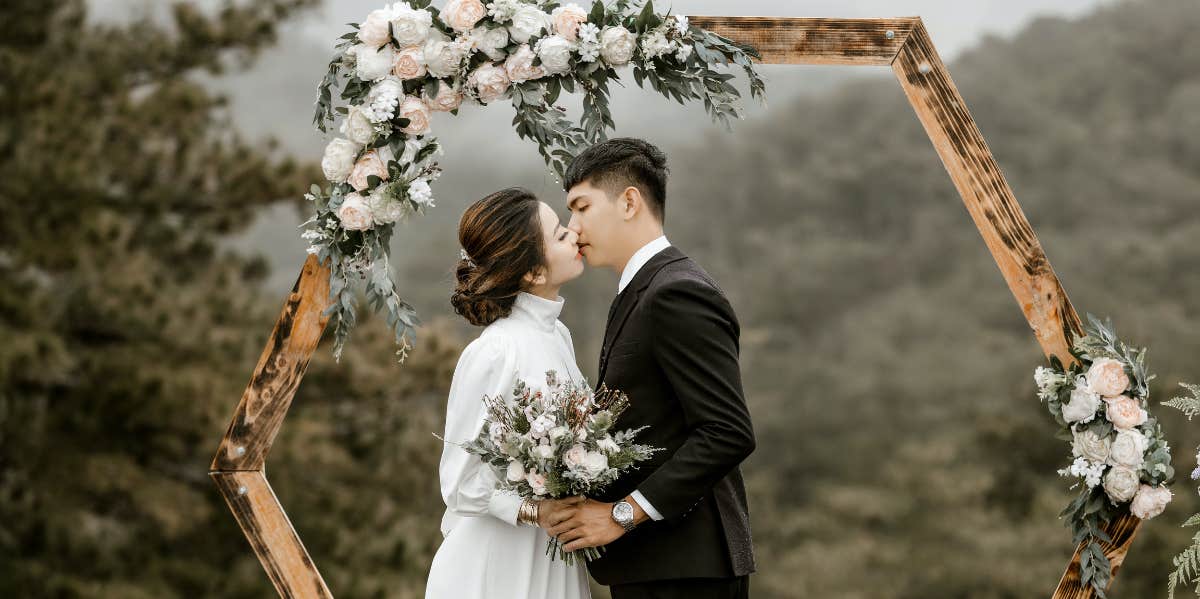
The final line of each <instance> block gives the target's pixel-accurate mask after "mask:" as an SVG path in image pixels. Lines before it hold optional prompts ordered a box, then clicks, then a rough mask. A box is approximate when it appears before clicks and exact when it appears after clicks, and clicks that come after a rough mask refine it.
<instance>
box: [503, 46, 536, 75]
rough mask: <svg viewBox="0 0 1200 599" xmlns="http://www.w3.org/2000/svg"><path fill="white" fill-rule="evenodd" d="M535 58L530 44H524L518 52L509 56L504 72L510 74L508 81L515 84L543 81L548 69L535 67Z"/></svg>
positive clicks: (505, 62)
mask: <svg viewBox="0 0 1200 599" xmlns="http://www.w3.org/2000/svg"><path fill="white" fill-rule="evenodd" d="M535 57H536V56H535V55H534V53H533V50H532V49H531V48H530V47H529V44H524V45H522V46H521V47H520V48H517V51H516V52H513V53H512V54H509V55H508V59H507V60H505V61H504V70H505V71H506V72H507V73H508V80H509V81H512V82H513V83H523V82H525V81H530V80H533V79H541V78H542V77H543V76H544V75H545V74H546V69H544V68H542V67H540V66H534V65H533V59H534V58H535Z"/></svg>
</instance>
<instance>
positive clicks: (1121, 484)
mask: <svg viewBox="0 0 1200 599" xmlns="http://www.w3.org/2000/svg"><path fill="white" fill-rule="evenodd" d="M1138 485H1139V481H1138V474H1137V471H1136V470H1134V469H1132V468H1126V467H1125V466H1113V467H1112V468H1110V469H1109V470H1108V474H1105V475H1104V492H1105V493H1107V494H1108V497H1109V499H1112V500H1113V503H1125V502H1126V501H1129V500H1130V499H1133V496H1134V494H1135V493H1137V490H1138Z"/></svg>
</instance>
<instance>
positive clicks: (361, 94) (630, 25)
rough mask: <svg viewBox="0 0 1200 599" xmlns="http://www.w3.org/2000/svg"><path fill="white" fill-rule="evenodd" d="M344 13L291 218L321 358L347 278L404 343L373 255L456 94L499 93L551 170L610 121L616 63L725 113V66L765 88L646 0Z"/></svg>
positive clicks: (420, 183) (672, 93)
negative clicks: (308, 279) (314, 269)
mask: <svg viewBox="0 0 1200 599" xmlns="http://www.w3.org/2000/svg"><path fill="white" fill-rule="evenodd" d="M350 27H351V28H352V30H351V31H349V32H347V33H345V34H344V35H342V36H341V37H340V38H339V39H338V41H337V43H336V45H335V46H334V49H335V53H334V55H333V57H332V59H331V60H330V61H329V63H328V67H327V69H326V71H325V76H324V77H323V78H322V79H321V83H320V84H319V85H318V88H317V99H316V113H315V114H314V117H313V121H314V124H315V125H316V126H317V128H318V129H319V130H320V131H321V132H322V133H328V132H330V129H331V128H333V126H334V125H335V124H336V123H337V121H339V120H340V125H338V126H336V128H335V130H336V131H337V133H338V135H336V136H335V137H334V138H333V139H332V140H330V141H329V143H328V145H327V146H326V148H325V153H324V156H323V157H322V159H321V168H322V170H323V174H324V175H325V179H326V180H327V182H325V183H323V184H315V185H312V186H311V188H310V190H309V193H307V194H305V198H306V199H308V200H309V201H310V202H312V204H313V206H314V208H315V215H314V216H313V217H312V219H310V220H309V221H308V222H306V223H304V225H302V226H304V227H305V229H306V230H305V231H304V233H303V235H302V237H303V238H304V239H305V240H306V241H307V242H308V244H309V247H308V252H309V253H311V254H315V255H316V256H317V257H318V259H319V260H320V262H321V263H325V262H326V261H329V263H330V299H331V300H332V301H331V302H330V303H331V305H330V306H329V308H328V311H327V315H328V316H330V318H331V320H332V325H333V330H334V336H333V353H334V357H335V358H340V356H341V353H342V349H343V347H344V345H345V343H346V341H347V339H348V338H349V335H350V331H351V329H352V328H353V327H354V326H355V320H356V309H355V304H356V296H355V294H354V288H353V286H352V285H351V283H352V279H353V278H358V279H362V280H365V282H366V297H367V300H368V302H369V303H370V305H371V307H372V308H373V309H374V310H375V311H377V312H383V313H384V314H385V315H386V317H387V323H388V326H389V327H390V328H391V329H392V331H393V334H394V336H395V340H396V344H397V345H398V346H399V351H398V352H397V354H398V355H399V356H400V359H401V360H403V358H404V356H406V355H407V351H408V349H409V347H410V346H411V344H410V341H411V340H412V338H413V336H414V335H415V331H416V327H417V326H418V324H419V320H418V318H417V314H416V311H415V309H414V308H413V307H412V306H411V305H410V304H409V303H407V302H405V301H404V300H403V299H402V298H401V297H400V295H399V293H398V291H397V288H396V284H395V280H394V279H393V276H392V273H391V268H390V266H389V263H388V262H389V260H388V259H389V252H390V247H391V246H390V244H391V236H392V233H393V231H394V229H395V225H396V223H398V222H401V221H404V220H407V219H409V218H412V217H415V216H417V215H421V214H424V213H425V212H426V211H427V210H429V209H431V208H433V207H434V206H435V204H436V201H435V197H434V191H433V187H432V185H433V183H434V182H435V181H437V179H438V177H439V176H440V175H441V172H442V170H441V167H440V166H439V164H438V162H437V156H439V155H441V154H442V148H441V146H440V144H439V143H438V141H437V139H436V138H435V137H434V132H435V131H436V129H437V127H438V126H439V125H437V123H436V120H437V119H439V118H445V117H448V116H451V115H457V114H458V112H459V110H460V108H461V107H463V106H468V105H471V104H475V105H493V104H501V103H507V104H511V105H512V108H513V110H514V113H515V114H514V117H513V121H512V122H513V125H514V126H515V129H516V133H517V135H518V136H519V137H521V138H523V139H529V140H531V141H533V142H534V143H535V144H536V146H537V150H538V153H539V154H541V156H542V158H543V159H544V160H545V162H546V164H547V166H549V167H550V168H551V169H552V170H553V171H554V172H555V173H556V174H557V175H558V176H559V177H560V178H561V177H562V174H563V172H564V171H565V170H566V167H567V165H568V164H569V163H570V162H571V160H572V157H574V156H575V155H577V154H578V153H579V152H580V151H582V150H583V148H585V147H587V146H588V145H590V144H593V143H596V142H598V141H601V140H603V139H604V138H605V137H606V136H607V133H608V131H610V130H613V129H614V128H615V126H616V124H615V122H614V121H613V118H612V113H611V111H610V110H609V89H610V88H609V85H610V84H611V83H617V84H620V83H621V73H622V72H624V71H631V72H632V75H633V79H634V82H635V83H636V84H637V85H638V86H640V87H646V88H650V89H652V90H653V91H655V92H657V93H659V94H661V95H663V96H665V97H666V98H668V99H671V100H675V101H678V102H679V103H681V104H682V103H685V102H696V103H702V104H703V105H704V108H705V110H706V111H707V112H708V113H709V114H710V115H711V116H712V118H713V119H714V120H716V121H718V122H721V123H724V124H725V125H727V126H728V125H729V122H730V121H731V120H734V119H737V118H741V116H742V115H743V106H742V101H741V97H740V93H739V92H738V90H737V88H736V87H734V85H733V84H732V83H731V82H730V80H731V79H733V78H734V75H733V74H731V73H728V72H724V71H726V70H729V69H736V70H739V71H742V72H744V73H745V75H746V79H747V82H748V83H749V87H750V94H751V96H752V97H756V98H760V99H761V98H762V97H763V93H764V91H765V84H764V82H763V80H762V78H761V77H760V76H759V74H758V72H757V70H756V68H755V66H754V65H753V63H752V62H751V61H752V59H753V58H756V57H758V53H757V52H756V51H755V50H754V49H753V48H750V47H747V46H743V45H739V44H737V43H735V42H733V41H731V40H729V39H726V38H724V37H721V36H720V35H717V34H716V33H713V32H711V31H707V30H705V29H703V28H700V27H697V26H695V25H691V24H689V22H688V19H687V17H685V16H681V15H671V14H669V11H668V13H659V12H657V11H655V9H654V5H653V3H652V2H650V1H648V0H646V1H643V0H608V1H607V2H606V1H603V0H594V1H593V2H591V3H590V4H588V5H579V4H575V3H572V2H559V1H558V0H491V1H485V0H446V1H445V2H441V3H439V6H433V5H432V3H431V0H408V1H406V2H392V3H390V4H385V5H384V6H382V7H381V8H378V9H376V10H373V11H371V12H370V13H369V14H367V15H366V17H365V18H363V19H362V21H361V22H359V23H351V24H350ZM564 93H565V94H573V93H574V94H578V95H579V96H580V99H581V101H582V104H583V110H582V112H581V114H580V117H579V119H578V120H577V121H576V120H573V119H572V118H569V117H568V115H567V112H566V109H565V108H564V107H562V106H560V105H559V103H558V102H559V98H560V95H562V94H564ZM439 115H440V116H439ZM474 145H475V146H476V147H475V150H476V151H484V150H486V147H484V146H481V145H480V144H474ZM481 159H483V160H487V159H488V154H487V153H486V152H484V153H483V154H482V155H481Z"/></svg>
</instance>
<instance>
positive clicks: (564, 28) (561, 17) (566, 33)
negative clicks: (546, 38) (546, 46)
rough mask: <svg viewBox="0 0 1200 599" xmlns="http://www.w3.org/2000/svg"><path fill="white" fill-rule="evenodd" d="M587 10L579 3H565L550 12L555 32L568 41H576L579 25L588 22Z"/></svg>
mask: <svg viewBox="0 0 1200 599" xmlns="http://www.w3.org/2000/svg"><path fill="white" fill-rule="evenodd" d="M587 18H588V15H587V11H585V10H583V7H581V6H579V5H578V4H564V5H562V6H560V7H558V8H556V9H554V11H553V12H551V13H550V21H551V22H553V24H554V33H557V34H558V35H561V36H562V37H563V38H565V39H566V40H568V41H572V42H573V41H575V40H576V39H577V36H578V34H579V26H580V25H581V24H583V23H586V22H587Z"/></svg>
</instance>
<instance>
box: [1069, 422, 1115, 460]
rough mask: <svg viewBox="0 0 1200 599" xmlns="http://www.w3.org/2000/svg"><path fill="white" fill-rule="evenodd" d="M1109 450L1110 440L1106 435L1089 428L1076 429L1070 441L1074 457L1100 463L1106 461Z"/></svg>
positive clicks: (1110, 448) (1110, 447) (1110, 446)
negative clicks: (1098, 433)
mask: <svg viewBox="0 0 1200 599" xmlns="http://www.w3.org/2000/svg"><path fill="white" fill-rule="evenodd" d="M1111 450H1112V441H1111V440H1110V439H1109V438H1108V435H1104V436H1101V435H1097V434H1096V433H1095V432H1093V431H1091V430H1082V431H1076V432H1075V434H1074V439H1073V440H1072V442H1071V453H1072V454H1073V455H1074V456H1075V457H1077V458H1078V457H1082V458H1087V459H1088V460H1090V461H1092V462H1099V463H1101V464H1103V463H1105V462H1107V461H1108V457H1109V455H1110V452H1111Z"/></svg>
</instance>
